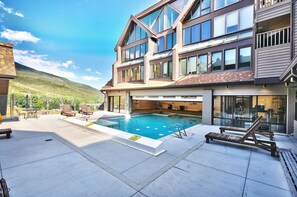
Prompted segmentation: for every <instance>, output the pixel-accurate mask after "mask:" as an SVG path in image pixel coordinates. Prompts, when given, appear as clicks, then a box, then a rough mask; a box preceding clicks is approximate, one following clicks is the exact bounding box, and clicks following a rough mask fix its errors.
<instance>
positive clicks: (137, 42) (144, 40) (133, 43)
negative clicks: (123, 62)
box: [122, 38, 148, 51]
mask: <svg viewBox="0 0 297 197" xmlns="http://www.w3.org/2000/svg"><path fill="white" fill-rule="evenodd" d="M146 42H148V38H143V39H141V40H137V41H135V42H132V43H130V44H127V45H125V46H122V51H123V50H126V49H129V48H131V47H136V46H137V45H140V44H143V43H146Z"/></svg>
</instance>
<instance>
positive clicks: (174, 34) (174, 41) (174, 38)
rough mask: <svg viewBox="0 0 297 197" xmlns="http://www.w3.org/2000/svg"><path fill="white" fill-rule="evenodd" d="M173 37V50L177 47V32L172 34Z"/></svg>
mask: <svg viewBox="0 0 297 197" xmlns="http://www.w3.org/2000/svg"><path fill="white" fill-rule="evenodd" d="M172 35H173V36H172V37H173V38H172V43H173V44H172V48H173V47H174V46H175V45H176V32H174V33H172Z"/></svg>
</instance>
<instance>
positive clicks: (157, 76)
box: [155, 63, 161, 78]
mask: <svg viewBox="0 0 297 197" xmlns="http://www.w3.org/2000/svg"><path fill="white" fill-rule="evenodd" d="M155 78H161V64H160V63H157V64H156V72H155Z"/></svg>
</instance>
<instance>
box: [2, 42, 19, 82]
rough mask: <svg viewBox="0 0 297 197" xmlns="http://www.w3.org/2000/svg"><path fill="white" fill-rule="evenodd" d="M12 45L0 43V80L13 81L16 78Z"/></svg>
mask: <svg viewBox="0 0 297 197" xmlns="http://www.w3.org/2000/svg"><path fill="white" fill-rule="evenodd" d="M12 48H13V45H12V44H9V43H4V42H0V79H1V78H4V79H13V78H14V77H15V76H16V71H15V65H14V58H13V51H12Z"/></svg>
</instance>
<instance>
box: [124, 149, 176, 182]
mask: <svg viewBox="0 0 297 197" xmlns="http://www.w3.org/2000/svg"><path fill="white" fill-rule="evenodd" d="M175 158H176V157H173V156H171V155H168V154H166V153H163V154H161V155H159V156H157V157H155V156H151V157H150V158H149V159H147V160H145V161H143V162H141V163H139V164H137V165H136V166H133V167H132V168H130V169H128V170H127V171H125V172H124V173H123V175H125V176H127V177H128V178H129V179H132V180H133V181H134V182H136V183H138V184H140V183H142V182H143V181H145V180H146V179H147V178H149V177H151V176H152V175H154V173H156V172H157V171H159V170H160V169H162V168H164V167H165V166H166V165H168V164H169V163H170V162H171V161H173V160H174V159H175Z"/></svg>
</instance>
